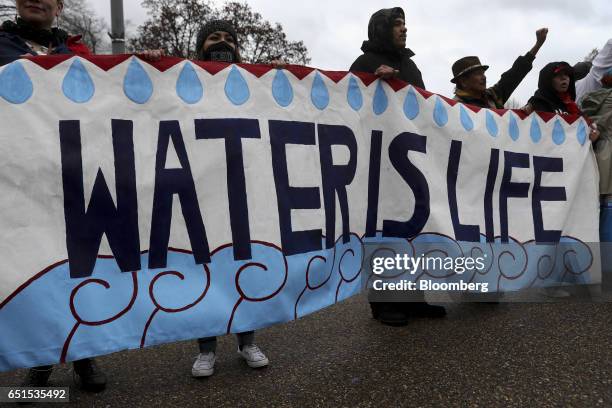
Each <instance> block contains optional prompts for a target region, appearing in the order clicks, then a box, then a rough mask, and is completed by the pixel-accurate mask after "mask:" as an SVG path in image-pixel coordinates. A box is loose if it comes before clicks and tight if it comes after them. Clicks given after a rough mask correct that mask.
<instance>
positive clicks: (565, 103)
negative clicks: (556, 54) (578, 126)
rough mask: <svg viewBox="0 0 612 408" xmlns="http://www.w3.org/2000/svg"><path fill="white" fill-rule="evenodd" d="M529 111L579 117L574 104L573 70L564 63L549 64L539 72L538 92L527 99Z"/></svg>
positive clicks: (576, 106)
mask: <svg viewBox="0 0 612 408" xmlns="http://www.w3.org/2000/svg"><path fill="white" fill-rule="evenodd" d="M528 104H529V105H530V108H527V109H528V110H531V111H534V110H535V111H540V112H551V113H557V114H562V115H568V114H570V115H580V114H581V113H582V112H580V109H579V108H578V105H577V104H576V81H575V77H574V69H573V68H572V67H571V66H570V64H568V63H567V62H565V61H560V62H551V63H550V64H547V65H546V66H545V67H544V68H542V70H541V71H540V78H539V79H538V90H537V91H535V93H534V95H533V96H532V97H531V98H529V102H528Z"/></svg>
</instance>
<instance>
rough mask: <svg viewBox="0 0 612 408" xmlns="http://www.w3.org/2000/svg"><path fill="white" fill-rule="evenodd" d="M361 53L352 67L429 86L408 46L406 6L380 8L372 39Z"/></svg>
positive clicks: (372, 20) (370, 33)
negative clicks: (403, 7) (425, 82)
mask: <svg viewBox="0 0 612 408" xmlns="http://www.w3.org/2000/svg"><path fill="white" fill-rule="evenodd" d="M361 50H362V51H363V54H362V55H360V56H359V57H358V58H357V59H356V60H355V62H353V65H351V68H350V71H359V72H369V73H372V74H376V75H377V76H379V77H381V78H384V79H390V78H398V79H401V80H403V81H406V82H408V83H409V84H411V85H414V86H417V87H419V88H423V89H425V84H424V83H423V77H422V76H421V71H419V69H418V68H417V65H416V64H415V63H414V61H412V59H411V58H412V56H414V52H412V51H411V50H410V49H409V48H406V24H405V19H404V10H402V9H401V8H400V7H394V8H390V9H382V10H378V11H377V12H376V13H374V14H373V15H372V17H371V18H370V22H369V24H368V40H367V41H364V42H363V45H362V46H361Z"/></svg>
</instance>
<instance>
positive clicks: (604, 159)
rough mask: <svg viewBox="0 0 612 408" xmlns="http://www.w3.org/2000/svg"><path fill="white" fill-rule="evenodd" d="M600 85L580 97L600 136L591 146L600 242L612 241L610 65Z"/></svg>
mask: <svg viewBox="0 0 612 408" xmlns="http://www.w3.org/2000/svg"><path fill="white" fill-rule="evenodd" d="M601 84H602V86H603V88H602V89H600V90H597V91H595V92H591V93H589V94H587V95H586V96H585V97H584V98H583V99H582V110H583V112H584V113H585V115H587V116H589V118H591V120H593V121H594V122H595V123H596V124H597V129H598V130H599V131H600V137H599V139H598V140H597V142H596V143H594V145H593V148H594V150H595V158H596V159H597V167H598V168H599V194H600V195H601V196H600V197H601V211H600V221H599V235H600V240H601V242H612V68H610V69H608V71H606V73H605V74H604V75H603V77H602V78H601ZM608 248H609V247H608ZM602 257H604V258H602V259H603V261H602V279H610V278H609V276H610V274H611V273H612V271H611V270H610V269H611V265H612V264H611V263H610V262H609V260H610V254H609V251H603V250H602Z"/></svg>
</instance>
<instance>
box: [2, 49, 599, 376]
mask: <svg viewBox="0 0 612 408" xmlns="http://www.w3.org/2000/svg"><path fill="white" fill-rule="evenodd" d="M0 123H1V124H2V126H1V127H0V137H1V138H2V143H1V144H0V166H1V172H0V188H1V191H2V194H1V195H0V228H2V232H3V233H2V237H3V238H2V242H1V245H0V259H2V262H3V267H2V271H1V273H0V331H1V332H2V335H1V336H0V369H1V370H8V369H13V368H17V367H27V366H35V365H42V364H53V363H57V362H64V361H71V360H75V359H80V358H84V357H90V356H95V355H101V354H106V353H110V352H114V351H118V350H123V349H127V348H139V347H146V346H150V345H154V344H161V343H167V342H171V341H177V340H186V339H192V338H197V337H204V336H213V335H219V334H223V333H229V332H242V331H246V330H253V329H258V328H262V327H266V326H269V325H272V324H275V323H279V322H286V321H289V320H291V319H296V318H299V317H301V316H304V315H307V314H309V313H311V312H314V311H316V310H319V309H322V308H324V307H326V306H329V305H332V304H334V303H336V302H339V301H341V300H343V299H346V298H347V297H350V296H352V295H354V294H356V293H359V292H360V291H361V287H362V285H361V279H360V278H361V277H363V275H364V274H365V273H370V272H369V270H368V271H365V270H362V263H363V261H364V259H363V258H364V244H365V243H368V242H380V241H381V240H384V239H390V240H395V241H397V242H402V243H404V244H405V246H406V248H407V249H406V251H407V253H411V252H410V251H415V250H416V249H415V248H417V246H418V245H417V244H419V243H428V244H438V243H439V244H447V245H448V244H455V245H457V243H458V242H463V243H466V242H467V243H470V244H471V245H472V246H478V247H480V248H481V250H482V251H484V252H485V253H486V254H487V255H488V264H487V268H485V269H486V270H485V271H480V272H478V273H474V272H473V271H468V272H466V274H469V277H470V279H471V281H472V282H475V283H483V282H487V283H488V285H489V287H490V288H491V291H514V290H519V289H522V288H526V287H532V286H543V285H544V283H545V281H546V279H548V278H549V279H552V280H556V281H562V280H563V279H566V278H567V279H569V278H570V277H572V278H574V279H575V277H576V276H578V275H579V276H580V279H581V282H584V283H595V282H598V281H599V279H600V275H599V273H598V272H597V271H596V270H595V269H594V268H590V266H591V264H592V262H593V259H592V258H594V257H593V254H591V252H590V251H589V252H588V254H587V255H589V256H588V257H587V259H586V261H585V259H583V258H584V257H582V258H581V257H580V256H576V257H574V263H577V264H578V265H574V266H576V268H574V269H573V270H572V271H570V272H571V273H568V269H567V268H570V266H568V267H567V268H566V269H565V270H564V271H562V272H563V273H562V274H560V275H559V276H555V277H552V276H548V277H547V276H544V277H543V275H542V274H538V267H539V266H538V265H541V263H539V262H538V260H539V259H540V258H541V256H540V257H539V256H538V251H541V248H542V245H540V244H542V243H558V242H574V243H586V242H596V241H598V221H597V220H598V201H597V195H598V192H597V174H596V167H595V164H594V159H593V156H592V153H591V149H590V143H589V141H588V138H587V135H586V132H587V127H586V125H585V122H584V120H583V119H582V118H569V119H568V118H561V117H558V116H554V117H553V116H552V115H549V116H538V115H537V114H533V115H531V116H529V117H523V116H521V115H519V114H517V113H515V112H512V111H489V110H477V109H473V108H470V107H468V106H464V105H461V104H456V103H455V102H454V101H451V100H449V99H447V98H444V97H441V96H438V95H434V94H430V93H427V92H425V91H422V90H419V89H416V88H413V87H411V86H407V85H406V84H404V83H401V82H397V81H391V82H384V81H378V80H375V78H374V77H372V76H370V75H361V74H352V73H346V72H342V73H330V72H324V71H319V70H314V69H311V68H305V67H291V68H289V69H287V70H277V69H271V68H270V67H263V66H250V65H223V64H205V63H196V62H191V61H185V60H178V59H165V60H163V61H161V62H160V63H158V64H156V65H154V66H153V65H149V64H147V63H145V62H143V61H140V60H138V59H137V58H135V57H127V56H123V57H91V58H87V59H82V58H77V57H69V56H54V57H46V58H43V57H41V58H34V59H32V60H21V61H17V62H14V63H12V64H10V65H7V66H4V67H1V68H0ZM493 244H500V245H505V247H504V248H505V249H504V251H505V252H503V254H502V253H501V252H500V253H497V252H496V251H498V250H497V249H494V247H493ZM457 248H459V249H458V253H457V254H456V255H461V254H464V255H465V251H466V250H465V249H464V248H463V247H461V246H459V247H457ZM462 248H463V249H462ZM483 248H484V249H483ZM487 251H488V252H487ZM504 254H506V255H508V254H512V256H510V257H508V256H504ZM412 255H418V254H416V253H414V254H412ZM505 263H508V265H505ZM418 265H421V266H420V267H421V268H422V266H423V265H426V262H419V263H418ZM584 265H586V266H584ZM581 268H582V269H581ZM472 269H473V268H472ZM570 269H572V268H570ZM577 270H581V271H582V272H584V273H582V272H581V273H578V272H576V271H577ZM421 272H422V273H421ZM421 272H420V273H411V274H409V275H410V279H412V280H413V281H416V280H418V279H420V278H421V277H423V276H425V275H424V274H427V273H428V271H426V270H423V271H421ZM466 274H464V278H465V277H466V276H468V275H466ZM427 276H428V277H429V278H431V279H438V280H439V281H440V282H445V281H449V282H450V281H453V280H454V279H456V278H457V275H456V274H454V273H451V274H448V273H446V274H444V275H436V274H435V273H429V274H428V275H427ZM568 282H569V280H568Z"/></svg>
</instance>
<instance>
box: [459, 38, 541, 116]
mask: <svg viewBox="0 0 612 408" xmlns="http://www.w3.org/2000/svg"><path fill="white" fill-rule="evenodd" d="M547 34H548V29H547V28H541V29H539V30H538V31H536V43H535V45H534V46H533V48H532V49H531V50H530V51H528V52H527V54H525V55H523V56H520V57H518V58H517V59H516V61H514V64H512V68H510V69H509V70H508V71H506V72H504V73H503V74H502V76H501V78H500V80H499V82H498V83H496V84H495V85H493V86H492V87H490V88H487V77H486V76H485V71H486V70H487V69H488V68H489V66H488V65H482V64H481V63H480V59H479V58H478V57H475V56H470V57H463V58H461V59H459V60H457V61H455V63H454V64H453V67H452V70H453V79H451V82H452V83H454V84H456V88H455V98H454V99H455V100H458V101H460V102H463V103H466V104H470V105H476V106H480V107H481V108H490V109H502V108H503V107H504V104H505V103H506V101H507V100H508V99H509V98H510V95H512V93H513V92H514V90H515V89H516V88H517V87H518V86H519V84H520V83H521V81H523V79H524V78H525V77H526V76H527V74H528V73H529V71H531V68H532V67H533V60H534V59H535V57H536V55H537V53H538V51H539V50H540V47H542V44H544V42H545V41H546V36H547Z"/></svg>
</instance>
